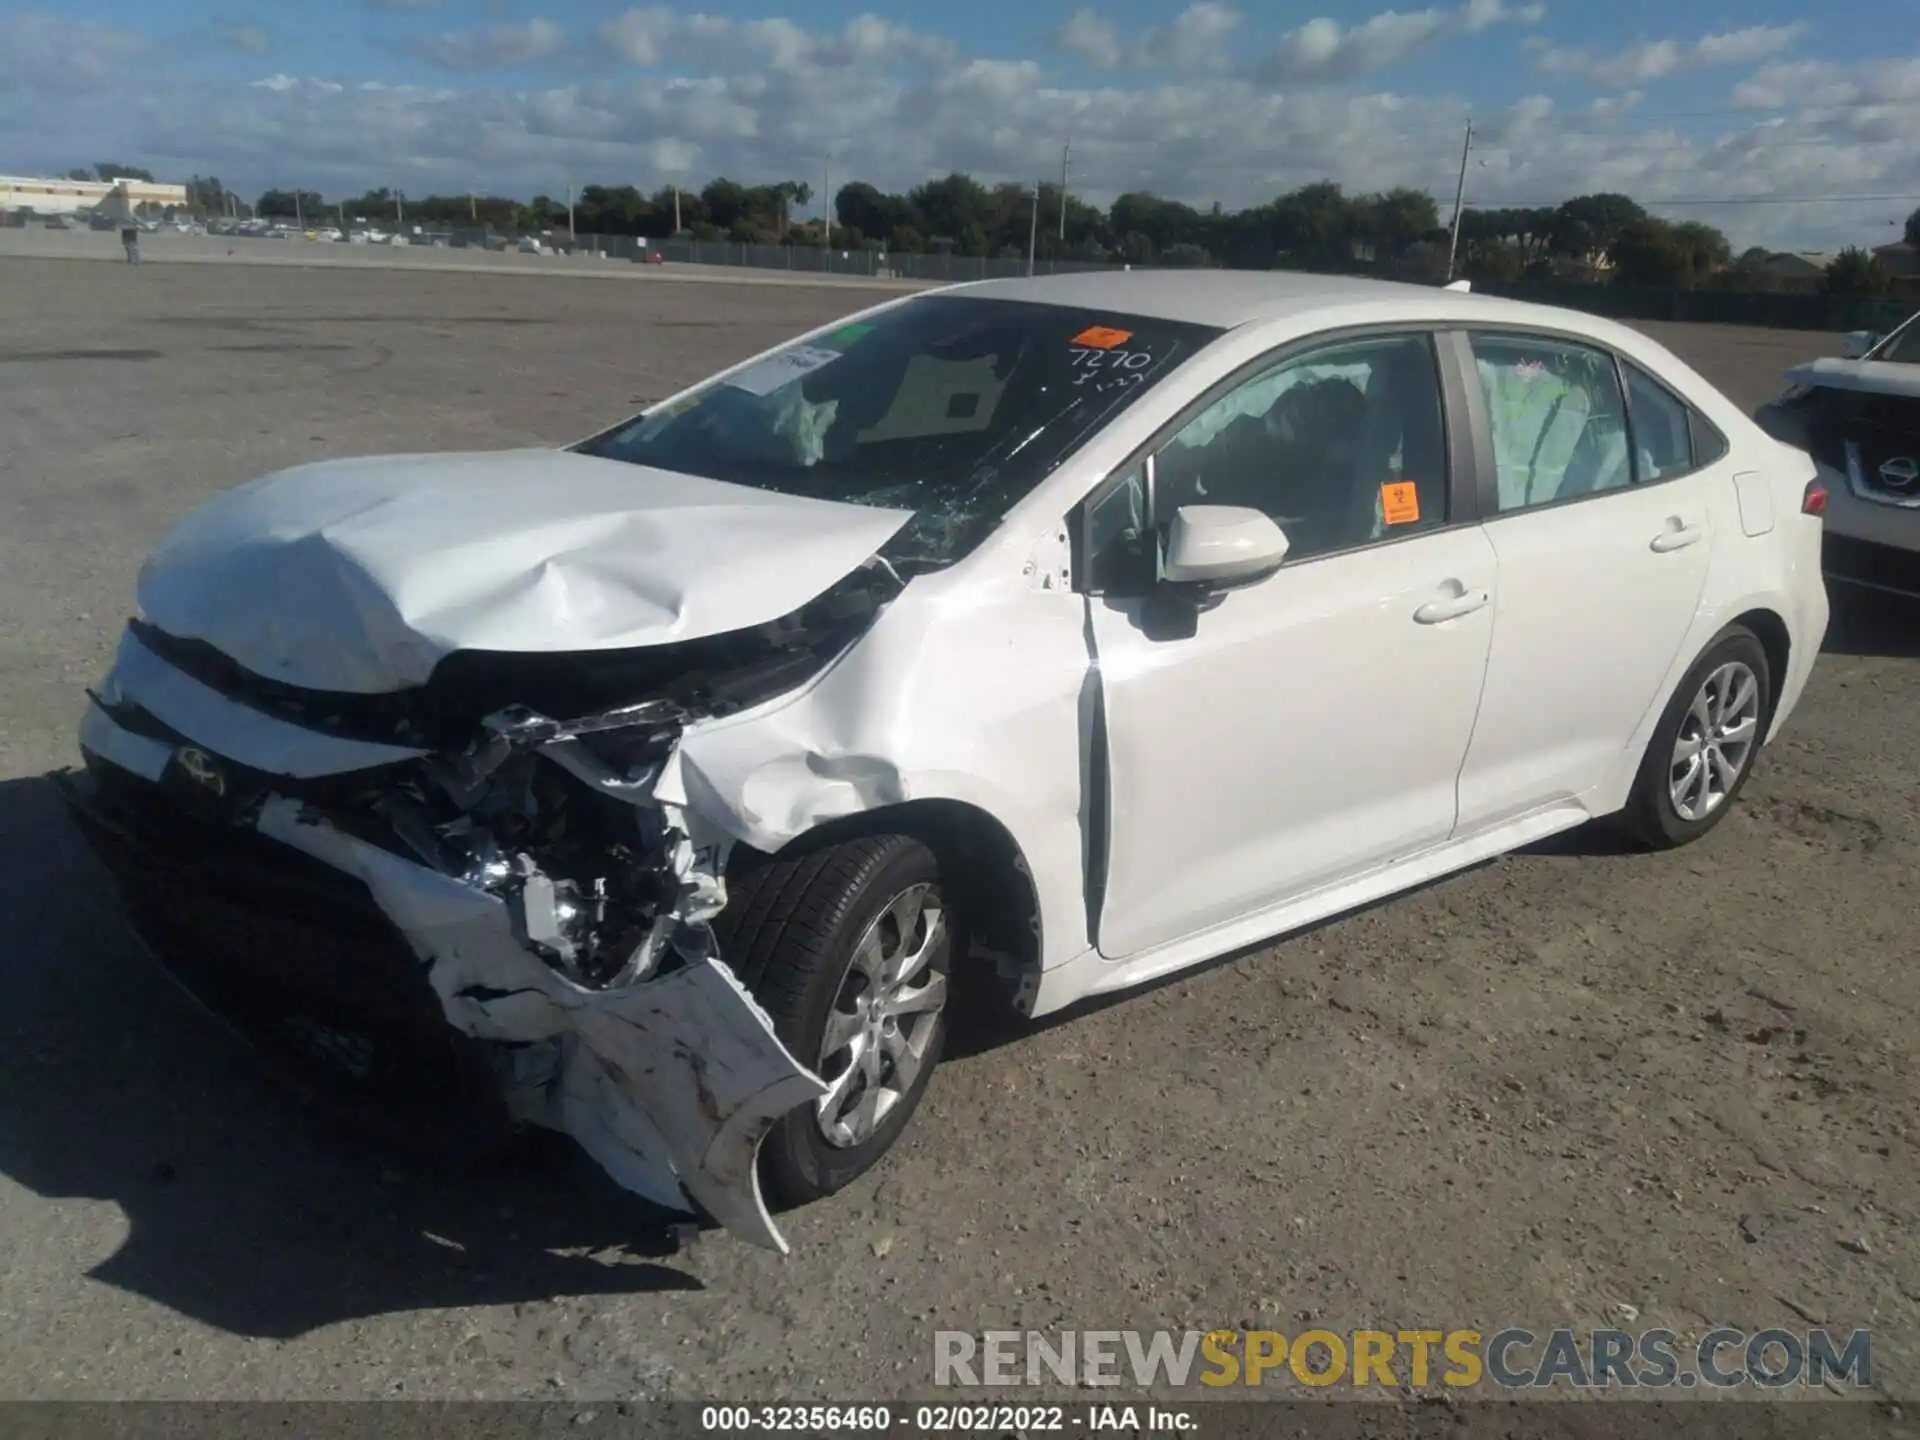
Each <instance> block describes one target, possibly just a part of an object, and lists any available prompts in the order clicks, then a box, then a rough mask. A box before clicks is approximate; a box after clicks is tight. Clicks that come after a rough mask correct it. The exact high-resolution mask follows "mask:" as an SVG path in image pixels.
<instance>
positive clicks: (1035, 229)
mask: <svg viewBox="0 0 1920 1440" xmlns="http://www.w3.org/2000/svg"><path fill="white" fill-rule="evenodd" d="M1039 244H1040V182H1039V181H1038V180H1036V181H1034V182H1033V216H1032V218H1031V219H1030V220H1028V222H1027V274H1028V275H1032V274H1033V257H1034V253H1035V251H1036V250H1037V249H1038V248H1039Z"/></svg>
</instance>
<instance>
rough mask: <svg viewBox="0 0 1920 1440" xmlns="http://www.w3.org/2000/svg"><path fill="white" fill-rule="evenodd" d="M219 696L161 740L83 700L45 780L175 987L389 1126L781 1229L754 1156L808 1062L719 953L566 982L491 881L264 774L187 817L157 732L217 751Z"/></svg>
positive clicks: (301, 1075) (765, 1232)
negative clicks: (418, 856) (401, 844)
mask: <svg viewBox="0 0 1920 1440" xmlns="http://www.w3.org/2000/svg"><path fill="white" fill-rule="evenodd" d="M202 698H203V699H204V698H205V697H202ZM228 707H231V708H233V709H235V710H244V707H240V706H238V705H237V704H235V703H234V702H230V701H225V700H218V701H217V703H208V704H206V705H205V706H204V707H203V710H204V713H195V714H194V715H193V716H192V719H191V723H192V725H193V728H192V730H190V731H189V730H186V729H185V728H184V726H181V727H180V729H181V739H179V740H172V739H168V740H162V739H158V738H156V737H154V736H150V735H143V734H136V733H134V732H132V731H129V730H127V729H125V728H124V727H122V726H121V725H120V724H118V723H116V721H115V720H114V719H113V718H112V717H111V716H109V715H108V714H107V713H106V712H105V711H104V710H103V709H102V708H101V707H100V706H98V705H94V706H92V707H90V709H89V711H88V714H87V717H86V720H85V722H84V723H83V725H82V727H81V736H80V739H81V748H82V751H83V753H84V754H85V756H86V761H87V769H86V771H85V772H82V773H76V774H71V775H69V776H68V777H67V780H66V783H65V784H64V786H63V789H64V790H65V792H66V794H67V796H68V799H69V801H70V803H71V807H72V810H73V813H74V816H75V819H76V820H77V821H78V823H79V825H80V827H81V829H82V831H83V833H84V834H85V835H86V837H87V838H88V840H89V841H90V842H91V843H92V845H93V847H94V848H95V849H96V850H97V851H98V852H99V853H100V855H101V857H102V859H103V860H104V861H105V862H106V863H107V865H108V866H109V868H110V869H111V870H112V872H113V875H114V877H115V880H116V882H117V884H118V887H119V889H120V892H121V894H122V896H123V898H124V901H125V904H126V909H127V912H128V916H129V919H130V920H131V921H132V924H133V927H134V929H135V930H136V932H137V933H138V934H139V935H140V936H141V938H142V939H143V940H144V941H145V942H146V944H147V945H148V946H149V948H151V949H152V950H153V951H154V953H155V954H156V955H157V956H158V958H159V959H160V960H161V961H162V962H163V963H164V964H165V965H166V966H167V968H168V969H169V970H170V971H172V973H173V974H174V975H175V976H176V977H178V978H179V979H180V980H181V982H182V983H183V984H184V985H185V986H186V987H187V988H188V989H189V990H190V991H191V992H192V993H193V994H194V995H196V996H197V997H198V998H200V999H201V1000H202V1001H203V1002H204V1003H205V1004H206V1005H207V1006H208V1007H209V1008H210V1009H212V1010H214V1011H215V1013H216V1014H218V1015H219V1016H221V1017H222V1018H223V1019H225V1020H226V1021H228V1022H229V1023H230V1024H231V1025H232V1027H233V1028H235V1029H237V1030H239V1031H240V1032H241V1033H242V1034H243V1035H244V1036H245V1037H247V1038H248V1039H250V1040H251V1041H253V1042H254V1043H255V1044H256V1046H257V1047H258V1048H260V1049H261V1050H262V1051H263V1052H264V1053H265V1054H266V1055H267V1056H268V1057H269V1058H272V1059H275V1060H276V1061H277V1062H278V1068H281V1069H282V1070H283V1071H285V1072H288V1073H290V1074H291V1075H293V1076H294V1077H295V1078H297V1079H300V1080H301V1081H303V1082H304V1086H303V1088H306V1089H308V1090H309V1092H310V1093H316V1094H317V1095H319V1096H320V1097H322V1098H325V1099H329V1100H337V1099H346V1100H347V1101H349V1102H350V1103H351V1105H352V1108H353V1110H354V1113H355V1115H356V1117H357V1118H359V1119H362V1120H363V1121H368V1120H370V1121H371V1122H372V1124H373V1125H374V1126H375V1127H376V1128H377V1129H380V1130H385V1131H387V1132H389V1133H391V1134H393V1135H394V1136H395V1138H399V1139H403V1140H406V1139H415V1140H417V1139H419V1138H420V1137H423V1136H424V1137H427V1138H428V1139H429V1140H430V1141H438V1140H444V1139H447V1138H450V1137H458V1136H470V1137H472V1138H473V1139H474V1140H477V1141H478V1142H479V1143H481V1144H485V1143H487V1137H488V1136H491V1135H494V1134H499V1133H503V1132H504V1128H505V1127H507V1126H509V1125H510V1124H511V1123H512V1122H513V1121H514V1120H522V1121H527V1122H531V1123H534V1124H539V1125H543V1126H547V1127H550V1128H553V1129H557V1130H561V1131H564V1132H566V1133H568V1134H570V1135H572V1136H573V1137H574V1138H575V1139H576V1140H577V1141H578V1142H579V1143H580V1144H581V1146H582V1147H583V1148H585V1149H586V1150H587V1151H588V1153H589V1154H591V1155H592V1156H593V1157H594V1159H595V1160H597V1161H598V1162H599V1163H600V1164H601V1165H602V1167H603V1168H604V1169H606V1170H607V1172H608V1173H609V1174H610V1175H611V1176H612V1177H613V1179H614V1180H615V1181H616V1182H618V1183H619V1184H621V1185H622V1186H624V1187H625V1188H627V1189H629V1190H632V1191H634V1192H635V1193H637V1194H639V1195H642V1196H644V1197H645V1198H647V1199H649V1200H652V1201H654V1202H655V1203H657V1204H660V1205H662V1206H665V1207H668V1208H671V1209H676V1210H681V1211H688V1212H696V1213H697V1212H704V1213H706V1214H707V1215H709V1216H711V1217H712V1218H713V1219H715V1220H716V1221H718V1222H719V1223H721V1224H722V1225H724V1226H726V1227H727V1228H728V1229H729V1230H732V1231H733V1232H735V1233H736V1234H737V1235H739V1236H740V1237H741V1238H743V1239H748V1240H751V1241H753V1242H755V1243H757V1244H760V1245H764V1246H767V1247H769V1248H772V1249H775V1250H779V1251H781V1252H783V1253H784V1252H785V1250H786V1248H787V1246H786V1242H785V1240H784V1239H783V1238H782V1237H781V1235H780V1233H779V1231H778V1229H777V1228H776V1227H775V1226H774V1224H773V1221H772V1218H771V1216H770V1215H769V1214H768V1212H767V1209H766V1205H765V1202H764V1200H763V1199H762V1197H761V1194H760V1188H759V1183H758V1177H757V1173H756V1165H755V1160H756V1157H757V1154H758V1151H759V1146H760V1142H761V1140H762V1138H763V1137H764V1136H765V1134H766V1132H767V1130H768V1129H769V1128H771V1126H772V1125H773V1124H774V1123H775V1122H776V1121H777V1120H778V1119H779V1118H780V1117H781V1116H783V1115H785V1114H786V1113H787V1112H788V1111H790V1110H792V1109H793V1108H794V1107H796V1106H798V1105H802V1104H805V1103H807V1102H809V1101H811V1100H812V1099H814V1098H816V1097H817V1096H819V1095H820V1094H822V1093H823V1092H824V1090H825V1086H824V1085H823V1084H822V1083H821V1081H820V1080H819V1079H818V1077H817V1076H815V1075H813V1074H812V1073H811V1072H810V1071H808V1070H807V1069H805V1068H804V1067H803V1066H801V1065H800V1064H799V1063H798V1062H797V1061H795V1060H794V1059H793V1057H792V1056H791V1055H790V1054H789V1053H788V1052H787V1050H786V1049H785V1047H784V1046H783V1045H781V1043H780V1041H779V1039H778V1038H777V1037H776V1036H775V1035H774V1033H773V1027H772V1024H771V1022H770V1020H769V1019H768V1017H767V1015H766V1014H765V1012H764V1011H762V1010H761V1009H760V1007H759V1006H758V1005H757V1004H756V1003H755V1002H754V1001H753V999H752V998H751V997H750V996H749V995H748V994H747V992H746V990H745V989H744V988H743V987H742V986H741V985H740V983H739V982H738V981H737V980H736V979H735V978H734V976H733V974H732V972H731V971H730V970H728V969H727V968H726V966H725V965H724V964H722V963H720V962H719V961H717V960H715V959H712V958H701V959H692V958H689V959H687V960H685V961H684V962H683V963H681V964H680V965H679V966H678V967H677V968H672V969H667V970H665V971H664V972H663V973H658V974H655V975H653V976H651V977H650V978H647V979H644V980H640V981H638V982H635V983H632V984H628V985H623V986H618V987H612V988H606V989H590V988H587V987H585V986H582V985H579V984H576V983H575V982H574V981H573V980H571V979H569V978H568V977H567V976H565V975H562V974H561V973H559V972H558V971H557V970H556V969H554V968H553V967H552V966H550V965H549V964H547V963H546V962H545V961H544V960H543V959H542V958H541V957H540V956H539V955H537V954H535V953H534V952H533V951H532V950H530V949H529V948H527V946H526V945H524V944H523V943H522V942H521V940H520V939H519V938H517V937H516V934H515V930H514V926H513V923H512V920H511V918H510V915H509V912H508V907H507V905H506V903H505V902H504V901H503V900H501V899H500V898H499V897H498V896H497V895H494V894H492V893H489V892H488V891H486V890H484V889H481V888H479V887H478V886H476V885H474V884H471V883H469V882H468V881H466V880H462V879H459V878H456V877H454V876H452V875H448V874H443V873H441V872H440V871H438V870H435V869H431V868H429V867H428V866H426V865H423V864H419V863H416V862H414V861H412V860H409V859H406V858H403V857H402V856H400V855H398V854H396V853H394V852H392V851H390V850H386V849H383V848H381V847H380V846H377V845H374V844H372V843H369V842H368V841H366V840H363V839H360V838H358V837H356V836H355V835H352V834H349V833H347V832H346V831H345V830H343V829H340V828H338V827H337V826H335V825H333V824H331V823H329V822H328V821H327V820H326V819H325V818H323V817H322V816H320V815H318V814H316V813H314V812H313V811H311V810H310V809H309V808H308V807H306V806H305V805H303V804H302V803H301V802H299V801H297V800H295V799H293V798H290V797H288V796H286V795H283V794H269V795H268V796H267V797H266V798H265V799H264V800H263V801H261V802H260V803H259V804H258V806H257V808H255V809H253V810H252V811H251V812H250V815H249V818H248V819H246V820H245V821H244V822H243V823H234V822H232V821H227V822H224V823H223V822H222V821H220V820H218V819H200V818H198V817H196V815H195V814H194V810H193V807H192V806H191V805H190V804H183V803H182V802H181V799H180V797H178V796H177V795H176V794H175V793H172V791H171V790H170V786H171V785H172V784H173V782H175V781H176V780H177V778H178V777H177V771H178V770H179V768H180V767H179V765H178V763H177V762H176V749H177V747H178V746H179V745H180V744H182V743H191V744H192V745H194V746H199V747H204V748H205V750H206V751H208V752H211V753H213V754H215V755H218V754H221V753H226V752H224V751H223V747H222V744H221V742H222V740H223V739H224V738H225V736H224V735H223V734H222V733H221V731H222V730H223V729H224V728H225V727H224V726H223V724H222V714H223V712H224V710H225V709H226V708H228ZM236 718H237V721H238V723H239V724H241V725H245V726H255V727H257V726H258V724H259V723H260V722H261V721H263V720H265V719H267V717H264V716H261V715H260V714H258V712H246V713H245V714H244V715H242V716H240V717H236ZM174 723H175V724H179V722H177V721H176V722H174ZM272 723H273V724H274V726H275V727H276V729H282V730H284V729H288V728H292V727H286V726H284V725H283V724H282V723H281V722H278V721H274V722H272ZM296 733H297V732H296ZM202 758H204V757H202Z"/></svg>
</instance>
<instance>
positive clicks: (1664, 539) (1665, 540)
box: [1652, 525, 1707, 555]
mask: <svg viewBox="0 0 1920 1440" xmlns="http://www.w3.org/2000/svg"><path fill="white" fill-rule="evenodd" d="M1706 538H1707V527H1706V526H1704V525H1676V526H1674V527H1673V528H1672V529H1670V530H1662V531H1661V532H1660V533H1659V534H1658V535H1656V536H1654V537H1653V544H1652V549H1653V552H1654V553H1655V554H1656V555H1665V554H1667V553H1669V552H1670V551H1674V550H1684V549H1686V548H1687V546H1689V545H1697V544H1699V543H1700V542H1701V541H1702V540H1704V539H1706Z"/></svg>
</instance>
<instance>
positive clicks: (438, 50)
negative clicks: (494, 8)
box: [417, 17, 571, 71]
mask: <svg viewBox="0 0 1920 1440" xmlns="http://www.w3.org/2000/svg"><path fill="white" fill-rule="evenodd" d="M570 47H571V42H570V41H569V40H568V39H567V32H566V31H564V30H562V29H561V28H560V27H559V26H558V25H556V24H554V23H553V21H551V20H545V19H541V18H539V17H535V18H534V19H532V20H526V21H522V22H521V23H520V24H518V25H489V26H486V27H484V28H482V29H479V30H449V31H446V32H444V33H442V34H439V35H434V36H431V37H429V38H428V39H425V40H422V41H421V42H420V43H419V45H418V46H417V49H418V50H419V53H420V54H422V55H423V56H425V57H426V58H427V59H429V60H431V61H433V63H434V64H436V65H438V66H440V67H441V68H442V69H446V70H465V71H475V70H513V69H517V68H519V67H520V66H523V65H537V64H539V63H541V62H542V61H545V60H553V59H557V58H558V57H560V56H561V55H564V54H566V53H567V51H568V49H569V48H570Z"/></svg>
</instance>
